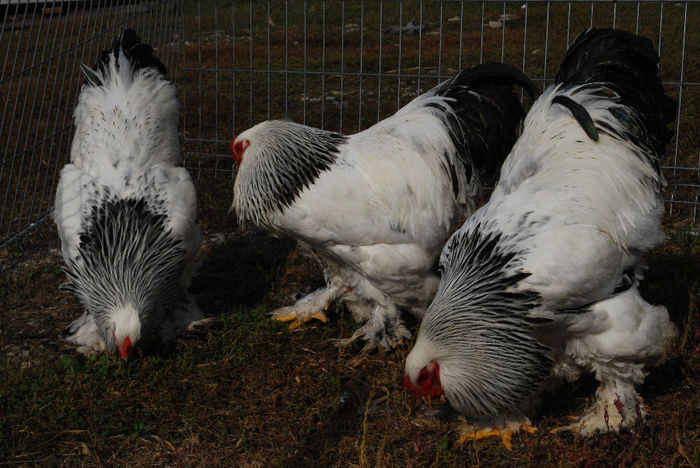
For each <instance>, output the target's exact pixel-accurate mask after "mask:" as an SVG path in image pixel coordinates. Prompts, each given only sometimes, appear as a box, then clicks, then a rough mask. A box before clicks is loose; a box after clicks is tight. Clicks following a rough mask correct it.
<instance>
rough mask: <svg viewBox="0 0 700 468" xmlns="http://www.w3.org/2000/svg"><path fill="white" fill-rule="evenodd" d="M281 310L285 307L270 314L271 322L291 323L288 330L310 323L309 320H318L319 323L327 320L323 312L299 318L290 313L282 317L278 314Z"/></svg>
mask: <svg viewBox="0 0 700 468" xmlns="http://www.w3.org/2000/svg"><path fill="white" fill-rule="evenodd" d="M283 309H286V307H282V308H281V309H277V310H276V311H274V312H272V314H271V315H272V319H273V320H278V321H280V322H292V323H290V324H289V329H290V330H294V329H296V328H299V327H300V326H301V325H302V324H304V323H306V322H308V321H310V320H314V319H315V320H320V321H321V322H327V321H328V318H327V317H326V315H325V314H324V313H323V312H315V313H313V314H309V315H305V316H299V315H298V314H296V313H294V312H291V313H289V314H288V315H282V314H280V312H282V311H283Z"/></svg>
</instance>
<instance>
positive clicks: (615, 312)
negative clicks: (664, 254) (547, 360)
mask: <svg viewBox="0 0 700 468" xmlns="http://www.w3.org/2000/svg"><path fill="white" fill-rule="evenodd" d="M591 313H592V314H594V318H595V320H593V323H595V324H597V325H598V326H601V327H602V329H601V330H599V331H598V333H592V334H590V335H586V336H582V337H581V338H576V339H573V340H571V341H570V342H569V343H567V346H566V353H567V354H568V355H569V357H571V358H572V359H573V360H574V362H576V363H577V364H578V365H579V366H581V367H583V368H587V369H590V370H592V371H593V372H595V377H596V379H597V380H598V381H600V387H599V388H598V391H597V392H596V402H595V403H594V404H593V406H592V407H591V408H589V409H588V410H587V411H586V412H585V413H584V414H583V415H581V416H580V417H579V418H578V419H577V420H576V421H575V422H574V423H573V424H570V425H568V426H564V427H561V428H557V429H555V430H554V432H558V431H562V430H570V431H574V432H577V433H579V434H582V435H592V434H594V433H596V432H618V431H620V430H621V429H632V428H634V426H635V425H636V424H637V423H641V422H642V421H643V420H644V416H645V413H646V412H645V409H644V403H643V401H642V397H640V396H639V394H638V393H637V391H636V390H635V388H634V386H635V384H641V383H642V382H643V381H644V376H645V371H644V369H645V367H651V366H654V365H658V364H660V363H661V362H663V361H664V360H665V358H666V355H667V351H668V346H669V343H670V341H671V339H672V338H673V337H675V336H676V327H675V326H674V325H673V323H672V322H671V321H670V320H669V317H668V311H667V310H666V308H665V307H663V306H652V305H651V304H649V303H648V302H646V301H644V299H642V297H641V296H640V295H639V291H638V290H637V286H636V285H634V286H633V287H632V288H630V289H628V290H627V291H625V292H623V293H620V294H618V295H616V296H613V297H612V298H610V299H607V300H605V301H602V302H599V303H597V304H595V305H594V306H593V307H592V311H591Z"/></svg>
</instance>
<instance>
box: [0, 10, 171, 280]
mask: <svg viewBox="0 0 700 468" xmlns="http://www.w3.org/2000/svg"><path fill="white" fill-rule="evenodd" d="M179 18H180V14H179V12H178V11H177V10H176V9H175V8H174V5H173V4H172V2H164V1H151V2H148V1H145V2H132V3H125V2H123V1H117V0H100V1H93V2H68V1H49V2H35V1H32V2H28V1H25V0H9V1H4V2H1V3H0V51H1V52H0V60H1V61H2V68H1V69H0V96H2V100H0V148H1V150H0V151H2V153H1V154H2V160H0V273H2V272H3V271H8V270H10V269H12V268H13V267H14V266H16V265H17V264H19V263H24V264H26V263H27V262H31V261H32V260H36V259H37V256H40V255H41V254H42V253H43V252H45V251H46V249H47V248H48V247H55V245H56V244H57V237H56V235H55V233H54V232H53V226H52V221H51V216H50V214H51V207H52V204H53V197H54V192H55V188H56V182H57V178H58V171H59V170H60V169H61V167H62V166H63V164H64V163H65V161H66V159H67V157H68V152H69V148H70V139H71V135H72V131H71V130H72V116H73V108H74V106H75V103H76V98H77V94H78V92H79V90H80V86H81V84H82V81H83V79H82V77H81V75H80V64H81V63H87V64H90V65H92V64H93V63H94V62H95V61H96V59H97V56H98V54H99V53H100V51H102V50H104V49H106V48H107V47H108V46H109V45H110V43H111V41H112V38H113V37H115V36H116V35H117V34H118V33H119V32H120V31H121V30H122V29H124V28H126V27H132V28H134V29H137V30H138V31H139V34H140V35H141V36H142V37H143V38H144V39H145V40H146V41H148V42H150V43H152V44H154V45H156V47H158V46H160V47H161V51H160V56H161V57H162V59H163V60H164V61H165V63H166V64H170V65H171V66H172V64H173V63H174V61H175V59H176V58H177V56H178V54H177V52H178V49H177V47H176V46H177V45H179V42H173V41H174V39H173V38H176V35H177V31H178V23H177V21H179ZM175 40H176V39H175Z"/></svg>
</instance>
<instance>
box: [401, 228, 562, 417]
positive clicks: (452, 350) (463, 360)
mask: <svg viewBox="0 0 700 468" xmlns="http://www.w3.org/2000/svg"><path fill="white" fill-rule="evenodd" d="M504 240H505V239H504V234H503V233H501V232H497V231H492V230H490V228H489V227H488V226H482V225H481V224H477V225H475V226H473V227H472V229H470V230H468V231H465V230H460V231H458V232H457V233H455V234H454V235H453V236H452V237H451V238H450V240H449V241H448V242H447V245H446V246H445V249H444V250H443V253H442V257H441V260H440V269H441V270H442V279H441V281H440V287H439V289H438V291H437V294H436V295H435V298H434V300H433V303H432V304H431V305H430V307H429V308H428V311H427V312H426V314H425V317H424V319H423V322H422V323H421V328H420V332H419V334H418V338H417V340H416V346H415V347H414V350H419V349H422V348H425V349H428V350H431V351H432V354H429V355H428V354H425V355H424V354H423V353H421V352H415V353H414V352H412V353H411V355H409V358H408V360H407V361H406V369H407V370H409V372H410V371H414V372H418V371H420V369H421V368H422V367H423V366H425V365H427V364H428V363H429V362H430V361H432V360H435V361H436V362H437V363H438V364H439V366H440V381H441V385H442V388H443V390H444V392H445V394H446V395H447V397H448V399H449V401H450V402H451V404H452V405H453V406H455V407H456V409H458V410H459V411H460V412H462V413H463V414H469V415H481V416H488V415H495V414H498V413H499V412H501V411H502V410H504V409H506V410H514V409H516V407H517V405H518V404H519V403H520V402H522V401H523V400H525V399H526V398H527V397H529V396H531V395H533V394H534V393H535V392H536V391H537V390H538V389H539V387H540V384H541V381H542V379H543V378H544V377H545V376H547V375H548V373H549V372H550V368H551V359H550V357H549V355H548V354H547V348H546V347H545V346H543V345H542V344H541V343H540V342H539V341H538V340H537V338H536V337H535V336H536V333H535V328H536V327H537V326H538V325H540V324H542V323H546V322H547V321H548V320H547V319H544V318H537V317H533V316H532V311H533V310H535V309H537V308H539V307H540V306H541V304H540V297H539V295H538V294H537V293H536V292H533V291H520V290H516V286H517V284H518V283H519V282H520V281H521V280H522V279H523V278H526V277H527V276H528V274H527V273H524V272H522V271H520V269H519V267H518V262H519V255H520V254H521V252H518V251H517V250H516V249H517V247H514V246H512V245H509V243H508V242H503V241H504ZM414 361H415V362H414ZM409 375H410V374H409Z"/></svg>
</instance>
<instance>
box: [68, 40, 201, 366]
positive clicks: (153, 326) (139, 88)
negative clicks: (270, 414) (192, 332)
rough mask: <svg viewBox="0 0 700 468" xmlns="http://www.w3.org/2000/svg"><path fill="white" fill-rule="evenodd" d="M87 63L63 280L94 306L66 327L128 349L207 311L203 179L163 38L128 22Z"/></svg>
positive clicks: (97, 346)
mask: <svg viewBox="0 0 700 468" xmlns="http://www.w3.org/2000/svg"><path fill="white" fill-rule="evenodd" d="M82 71H83V74H84V75H85V78H86V82H85V84H84V85H83V87H82V89H81V92H80V96H79V98H78V105H77V107H76V109H75V113H74V121H75V136H74V138H73V143H72V146H71V154H70V163H69V164H66V165H65V167H64V168H63V169H62V170H61V175H60V181H59V184H58V190H57V192H56V205H55V209H54V221H55V222H56V226H57V228H58V233H59V236H60V238H61V251H62V254H63V259H64V261H65V268H64V271H65V273H66V277H67V282H66V284H64V285H63V286H62V288H63V289H65V290H67V291H70V292H72V293H73V294H74V295H75V296H76V297H77V298H78V299H79V300H80V302H81V303H82V304H83V306H84V307H85V312H84V313H83V315H82V316H81V317H80V318H78V319H77V320H75V321H74V322H73V323H72V324H70V325H69V326H68V328H66V330H65V332H64V335H65V338H66V340H67V341H68V342H71V343H74V344H77V345H79V348H78V350H79V351H80V352H83V353H86V354H91V353H93V352H95V351H98V350H103V349H105V350H108V351H110V352H114V353H119V356H120V357H122V358H124V359H127V358H129V356H131V355H132V352H133V350H134V349H136V348H137V347H145V346H147V345H149V344H150V343H152V342H154V341H155V340H156V339H157V338H160V339H162V340H164V341H165V340H168V339H170V338H173V337H174V336H176V335H177V334H179V333H180V332H181V331H182V330H183V329H185V328H186V327H188V326H189V325H190V324H192V323H193V322H195V321H198V320H200V319H202V318H203V316H202V313H201V312H200V310H199V307H198V306H197V303H196V301H195V300H194V298H193V297H192V296H191V295H190V294H189V293H188V291H187V288H188V287H189V285H190V280H191V278H192V276H193V274H194V272H195V255H196V253H197V251H198V250H199V247H200V244H201V233H200V230H199V227H198V226H197V224H196V223H195V219H196V217H197V208H196V196H195V189H194V185H193V183H192V180H191V179H190V176H189V174H188V172H187V171H186V170H185V169H184V168H182V167H177V166H176V164H178V162H179V159H180V150H179V148H180V146H179V141H178V135H177V125H178V112H179V107H180V106H179V102H178V100H177V97H176V95H175V86H174V85H173V84H172V83H170V82H169V81H168V80H167V79H166V78H165V72H166V70H165V66H164V65H163V64H162V63H161V62H160V61H159V60H158V59H157V58H156V57H155V56H154V55H153V49H152V48H151V47H150V46H149V45H147V44H143V43H141V40H140V39H139V37H138V36H137V35H136V33H135V32H134V31H132V30H130V29H127V30H125V31H124V32H122V33H121V35H120V36H119V37H118V38H117V39H115V40H114V41H113V44H112V48H111V49H110V50H106V51H104V52H102V55H101V57H100V59H99V61H98V62H97V65H96V66H95V69H91V68H89V67H86V66H82Z"/></svg>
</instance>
